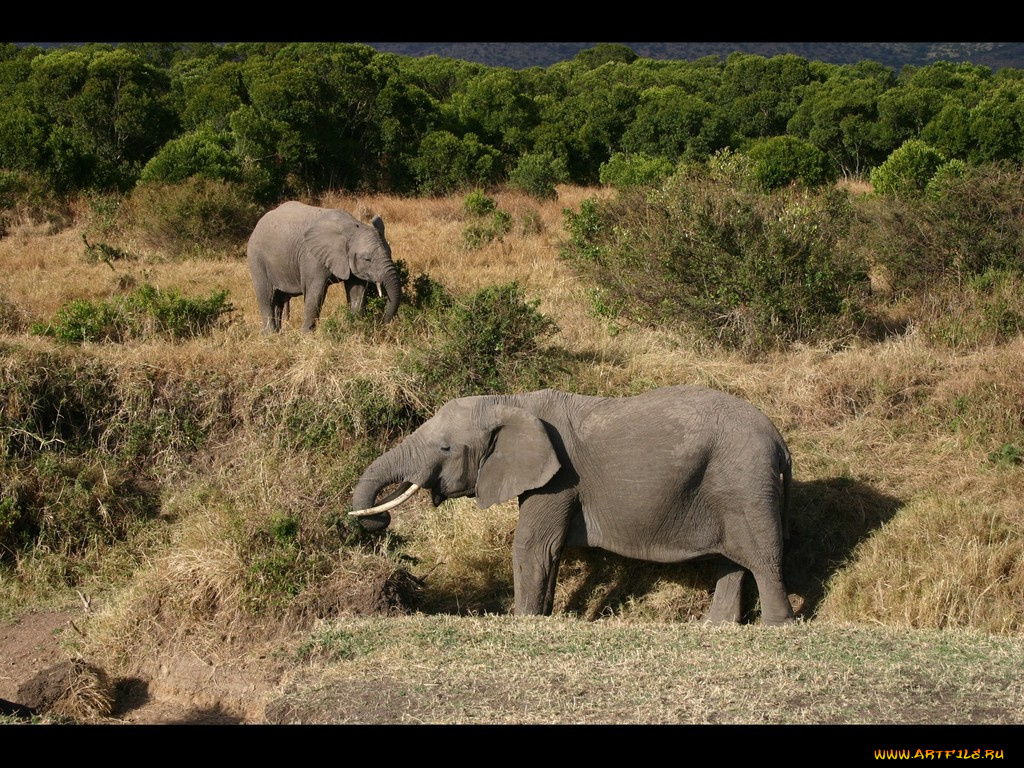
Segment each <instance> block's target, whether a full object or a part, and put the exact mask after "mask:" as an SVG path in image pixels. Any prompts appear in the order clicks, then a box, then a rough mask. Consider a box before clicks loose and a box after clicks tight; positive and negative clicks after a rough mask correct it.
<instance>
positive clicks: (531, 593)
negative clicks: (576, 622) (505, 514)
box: [512, 497, 569, 616]
mask: <svg viewBox="0 0 1024 768" xmlns="http://www.w3.org/2000/svg"><path fill="white" fill-rule="evenodd" d="M533 499H534V502H535V503H533V504H529V503H525V502H524V501H523V500H522V499H521V500H520V511H519V523H518V525H516V534H515V541H514V542H513V545H512V574H513V579H514V586H515V614H516V615H517V616H550V615H551V612H552V611H553V610H554V607H555V583H556V581H557V579H558V565H559V561H560V560H561V557H562V549H563V548H564V547H565V540H566V535H567V533H568V518H569V515H568V510H555V511H552V510H551V509H549V508H545V507H544V505H542V504H538V503H536V502H537V501H538V497H533Z"/></svg>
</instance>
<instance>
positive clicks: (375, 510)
mask: <svg viewBox="0 0 1024 768" xmlns="http://www.w3.org/2000/svg"><path fill="white" fill-rule="evenodd" d="M419 489H420V487H419V486H418V485H416V483H413V484H412V485H410V486H409V488H408V489H407V490H406V491H405V493H403V494H402V495H401V496H399V497H398V498H396V499H392V500H391V501H385V502H384V503H383V504H378V505H377V506H376V507H370V508H369V509H353V510H352V511H351V512H349V514H350V515H355V516H356V517H362V516H363V515H376V514H379V513H381V512H387V511H388V510H389V509H394V508H395V507H397V506H398V505H399V504H401V503H402V502H404V501H405V500H406V499H408V498H409V497H410V496H412V495H413V494H414V493H416V491H418V490H419Z"/></svg>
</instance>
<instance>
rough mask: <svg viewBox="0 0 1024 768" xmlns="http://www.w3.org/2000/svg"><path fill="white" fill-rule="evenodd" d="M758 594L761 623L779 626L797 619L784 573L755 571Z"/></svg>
mask: <svg viewBox="0 0 1024 768" xmlns="http://www.w3.org/2000/svg"><path fill="white" fill-rule="evenodd" d="M754 579H755V580H756V581H757V594H758V596H759V597H760V598H761V623H762V624H767V625H768V626H772V627H777V626H781V625H783V624H792V623H793V621H795V617H794V615H793V606H792V605H790V602H789V595H788V593H787V592H786V586H785V584H784V583H783V581H782V574H775V573H772V574H764V573H755V574H754Z"/></svg>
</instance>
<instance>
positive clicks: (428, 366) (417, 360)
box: [408, 282, 557, 412]
mask: <svg viewBox="0 0 1024 768" xmlns="http://www.w3.org/2000/svg"><path fill="white" fill-rule="evenodd" d="M539 304H540V300H539V299H537V300H533V301H526V300H525V299H524V297H523V292H522V289H521V288H520V287H519V285H518V284H517V283H515V282H513V283H508V284H505V285H496V286H491V287H489V288H484V289H483V290H481V291H478V292H477V293H474V294H472V295H471V296H469V297H468V298H466V299H463V300H460V301H456V302H454V303H453V304H452V305H451V306H450V307H449V308H448V309H447V310H446V311H444V312H441V313H439V314H438V315H437V316H436V321H435V322H436V327H437V336H436V339H437V340H436V341H435V342H434V343H432V344H431V346H430V347H428V348H427V349H425V350H419V351H417V352H415V353H414V354H413V355H412V357H411V360H410V361H409V362H408V365H410V367H411V368H412V371H413V373H414V375H415V376H416V377H417V378H418V379H419V380H420V381H421V383H422V389H423V390H424V392H425V393H426V396H425V398H424V399H425V400H429V406H430V407H429V410H430V411H431V412H432V411H433V410H434V409H435V408H436V407H439V406H440V405H442V404H443V403H445V402H447V401H448V400H450V399H452V398H454V397H462V396H464V395H474V394H478V395H479V394H493V393H501V392H511V391H522V390H528V389H535V388H537V387H538V386H540V385H541V384H542V382H544V381H545V378H546V376H547V374H548V373H549V365H550V363H551V362H552V359H551V358H550V357H548V356H547V355H546V354H545V352H544V350H543V348H542V341H543V340H544V339H545V338H547V337H549V336H551V335H553V334H554V333H555V332H556V331H557V326H556V325H555V323H554V321H553V320H551V319H550V318H549V317H547V316H546V315H544V314H542V313H540V312H538V311H537V307H538V305H539Z"/></svg>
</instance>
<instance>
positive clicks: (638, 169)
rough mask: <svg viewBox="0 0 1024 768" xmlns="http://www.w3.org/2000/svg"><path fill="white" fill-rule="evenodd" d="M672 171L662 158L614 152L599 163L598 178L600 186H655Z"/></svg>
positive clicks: (666, 160) (669, 162) (672, 166)
mask: <svg viewBox="0 0 1024 768" xmlns="http://www.w3.org/2000/svg"><path fill="white" fill-rule="evenodd" d="M674 169H675V166H674V165H673V164H672V162H671V161H670V160H668V159H667V158H664V157H651V156H650V155H645V154H643V153H642V152H641V153H637V154H628V153H625V152H616V153H615V154H613V155H612V156H611V157H609V158H608V160H607V162H604V163H601V168H600V171H599V178H600V180H601V183H602V184H606V185H608V186H612V187H619V188H623V187H641V186H655V185H658V184H661V183H662V182H663V181H665V179H667V178H668V177H669V176H671V175H672V171H673V170H674Z"/></svg>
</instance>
